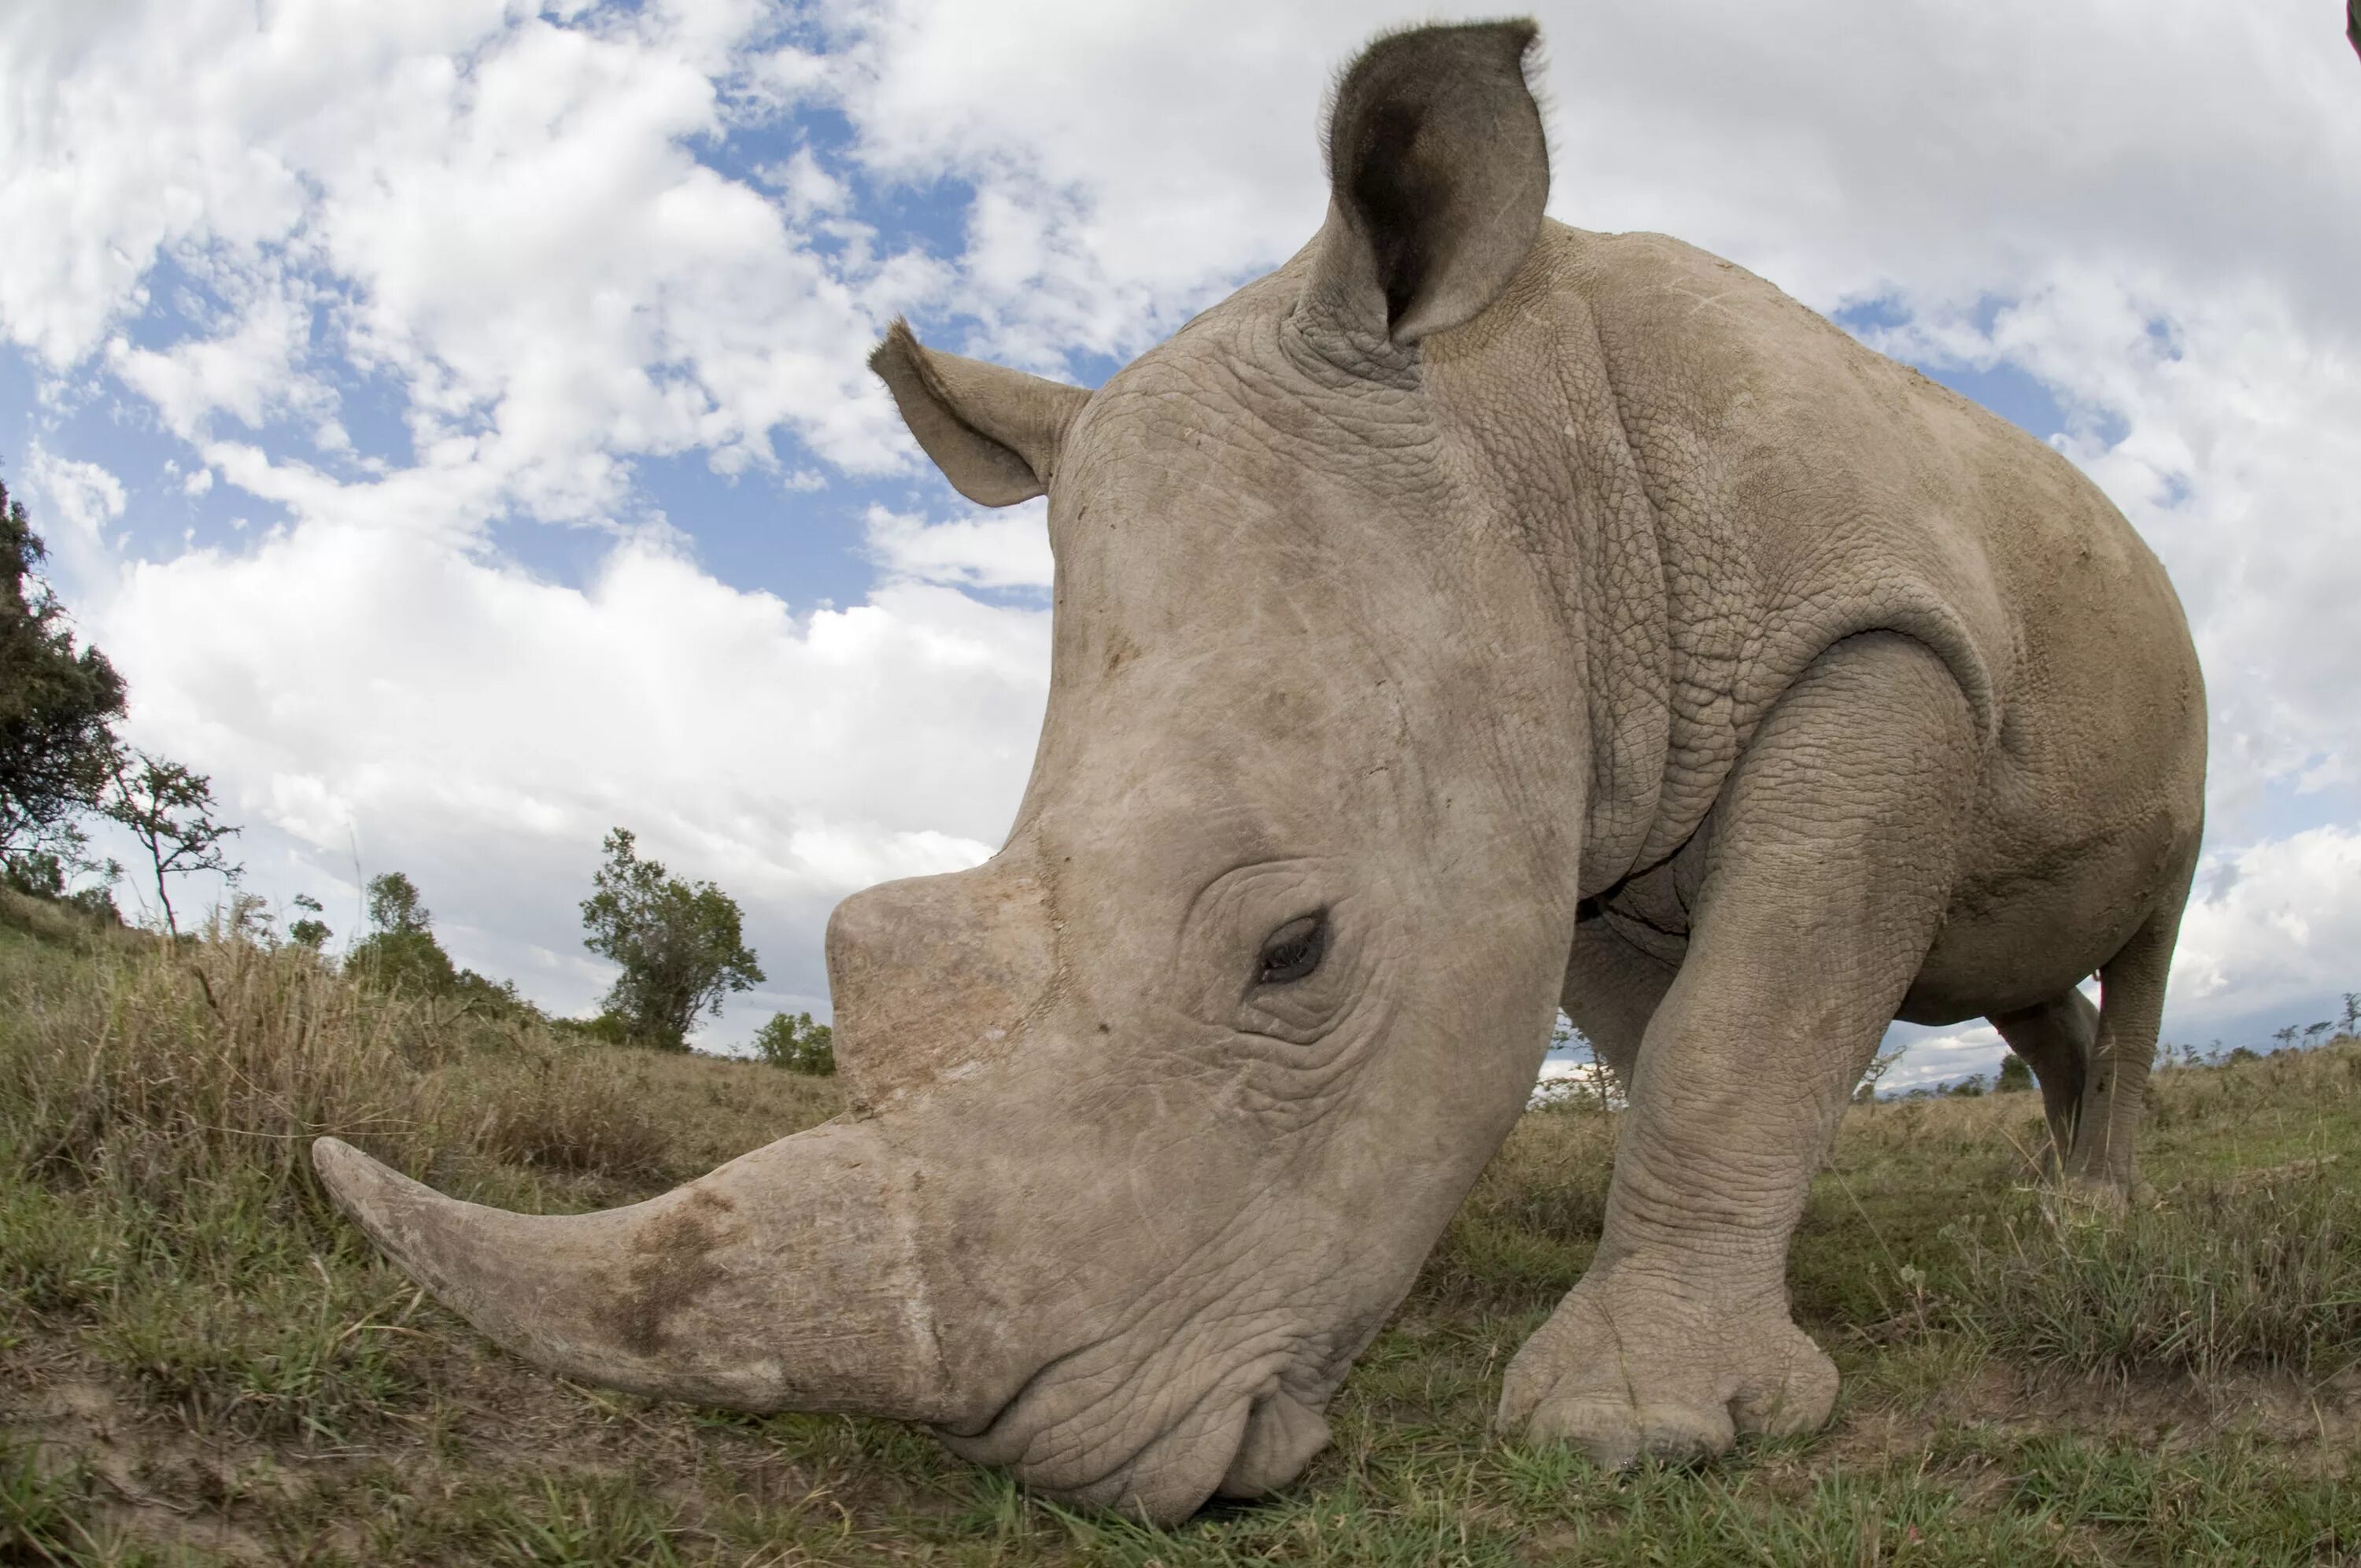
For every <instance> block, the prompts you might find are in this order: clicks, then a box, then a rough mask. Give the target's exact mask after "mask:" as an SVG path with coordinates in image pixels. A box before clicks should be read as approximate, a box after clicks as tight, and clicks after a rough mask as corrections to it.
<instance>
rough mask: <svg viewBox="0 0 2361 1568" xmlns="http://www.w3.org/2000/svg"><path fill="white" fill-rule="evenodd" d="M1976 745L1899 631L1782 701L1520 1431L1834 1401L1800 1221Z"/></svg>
mask: <svg viewBox="0 0 2361 1568" xmlns="http://www.w3.org/2000/svg"><path fill="white" fill-rule="evenodd" d="M1974 758H1975V735H1974V727H1973V720H1972V718H1971V714H1970V712H1969V709H1968V706H1967V702H1966V699H1965V697H1964V696H1963V695H1962V694H1961V692H1960V687H1959V685H1958V684H1957V682H1956V681H1955V680H1954V679H1953V678H1952V676H1951V674H1950V673H1949V670H1948V669H1947V668H1946V667H1945V666H1944V664H1943V663H1941V662H1940V660H1938V658H1937V657H1936V656H1935V655H1934V654H1933V653H1932V652H1930V651H1929V650H1927V648H1926V646H1925V645H1924V644H1922V643H1918V642H1915V641H1910V640H1908V639H1905V638H1901V637H1896V636H1892V635H1888V634H1883V633H1872V634H1869V635H1864V636H1859V637H1852V638H1848V639H1846V640H1845V641H1841V642H1839V643H1838V644H1836V645H1835V646H1834V647H1833V648H1831V649H1829V650H1828V652H1825V653H1823V654H1822V655H1821V656H1820V658H1819V659H1818V660H1817V661H1815V663H1813V665H1812V667H1811V668H1810V669H1808V670H1807V671H1806V672H1805V673H1804V674H1803V675H1802V676H1801V677H1799V678H1798V680H1797V681H1796V683H1795V685H1794V686H1792V687H1791V688H1790V689H1789V691H1788V692H1787V694H1786V695H1785V696H1783V697H1782V698H1781V699H1780V701H1779V702H1778V704H1777V705H1776V706H1775V707H1773V710H1772V712H1771V714H1770V715H1769V716H1768V717H1767V718H1766V719H1765V720H1764V722H1763V726H1762V728H1761V729H1759V730H1758V731H1757V733H1756V736H1755V738H1754V740H1753V742H1752V744H1751V745H1750V746H1749V748H1748V751H1747V753H1746V755H1745V756H1744V757H1743V758H1741V761H1740V762H1739V765H1738V768H1737V770H1736V771H1735V773H1733V774H1732V777H1731V781H1730V785H1729V786H1728V788H1727V789H1726V790H1725V791H1724V793H1723V795H1722V797H1721V800H1720V802H1719V805H1718V806H1716V807H1715V815H1714V821H1713V823H1712V837H1711V840H1710V846H1709V848H1708V850H1707V857H1706V865H1705V868H1704V871H1703V876H1702V881H1701V883H1700V884H1699V890H1698V897H1697V904H1696V905H1695V907H1694V909H1693V910H1692V918H1691V924H1690V929H1689V941H1688V948H1687V952H1686V958H1685V959H1684V961H1683V963H1682V964H1681V967H1680V970H1679V972H1678V975H1677V976H1676V978H1675V979H1674V981H1673V982H1672V984H1671V986H1670V988H1669V989H1668V990H1667V991H1666V992H1665V993H1664V1000H1663V1002H1662V1003H1661V1004H1660V1005H1658V1006H1657V1007H1656V1008H1655V1009H1654V1010H1653V1016H1652V1017H1651V1018H1650V1019H1649V1020H1648V1022H1647V1025H1646V1036H1645V1041H1644V1044H1643V1046H1642V1048H1641V1050H1640V1052H1639V1054H1638V1062H1637V1064H1636V1070H1635V1072H1634V1076H1633V1079H1632V1081H1631V1110H1630V1111H1629V1112H1628V1113H1627V1114H1626V1119H1625V1123H1624V1127H1623V1131H1622V1134H1621V1137H1620V1142H1619V1145H1618V1148H1617V1152H1616V1166H1615V1179H1614V1185H1613V1187H1612V1189H1611V1190H1610V1192H1609V1200H1608V1213H1607V1221H1606V1224H1605V1227H1604V1230H1603V1233H1602V1234H1601V1237H1600V1241H1599V1247H1598V1255H1597V1256H1596V1258H1595V1259H1594V1261H1593V1262H1592V1264H1591V1266H1590V1270H1589V1272H1588V1273H1587V1275H1585V1276H1584V1277H1583V1279H1582V1280H1581V1282H1580V1283H1578V1284H1577V1285H1576V1287H1575V1288H1574V1289H1573V1290H1572V1291H1570V1292H1569V1293H1568V1294H1567V1296H1566V1298H1565V1300H1564V1301H1563V1302H1562V1303H1561V1304H1560V1306H1559V1307H1558V1310H1557V1311H1556V1312H1555V1313H1554V1315H1553V1316H1552V1317H1551V1318H1550V1320H1549V1321H1547V1322H1545V1323H1543V1325H1542V1327H1541V1328H1540V1329H1539V1330H1537V1331H1536V1332H1534V1334H1533V1336H1532V1339H1530V1340H1528V1341H1527V1342H1526V1343H1525V1345H1524V1347H1523V1348H1522V1349H1521V1351H1519V1353H1518V1354H1517V1357H1516V1359H1515V1361H1514V1362H1513V1363H1512V1364H1511V1365H1510V1368H1509V1371H1508V1375H1507V1377H1506V1379H1505V1385H1504V1387H1503V1390H1502V1398H1501V1403H1500V1410H1499V1425H1500V1426H1501V1428H1502V1429H1503V1430H1504V1431H1507V1432H1509V1433H1510V1434H1511V1435H1516V1436H1522V1437H1524V1438H1527V1439H1529V1440H1532V1441H1543V1442H1566V1443H1570V1444H1573V1445H1574V1446H1576V1447H1578V1448H1580V1449H1582V1450H1583V1451H1585V1452H1586V1453H1588V1454H1589V1455H1590V1457H1591V1458H1592V1459H1594V1460H1596V1461H1598V1462H1599V1463H1601V1464H1610V1465H1612V1464H1625V1463H1628V1462H1630V1461H1631V1460H1632V1459H1634V1458H1636V1457H1638V1456H1639V1455H1641V1454H1642V1453H1653V1454H1658V1455H1662V1456H1665V1457H1676V1456H1696V1455H1702V1454H1708V1453H1718V1452H1719V1451H1721V1450H1723V1449H1726V1448H1728V1447H1729V1446H1730V1443H1731V1442H1733V1441H1734V1440H1735V1439H1736V1438H1737V1437H1738V1436H1739V1435H1741V1434H1743V1433H1748V1432H1758V1433H1764V1434H1776V1433H1783V1432H1796V1431H1812V1430H1815V1429H1817V1428H1818V1427H1819V1426H1821V1425H1822V1424H1824V1423H1825V1422H1826V1421H1827V1420H1828V1414H1829V1412H1830V1410H1831V1409H1833V1407H1834V1404H1835V1400H1836V1393H1837V1372H1836V1367H1835V1365H1834V1364H1833V1363H1832V1362H1831V1361H1830V1360H1829V1359H1828V1355H1827V1354H1825V1353H1824V1352H1823V1351H1821V1350H1820V1348H1819V1347H1818V1346H1817V1345H1816V1344H1815V1343H1812V1341H1811V1339H1810V1337H1809V1336H1807V1335H1806V1334H1805V1333H1804V1332H1803V1331H1802V1330H1801V1329H1799V1328H1797V1327H1796V1326H1795V1321H1794V1319H1793V1317H1792V1316H1791V1314H1790V1310H1789V1303H1788V1296H1787V1285H1786V1270H1787V1242H1788V1237H1789V1235H1790V1234H1791V1233H1792V1232H1793V1230H1794V1228H1795V1221H1796V1219H1797V1218H1798V1217H1799V1216H1800V1214H1801V1213H1802V1211H1803V1206H1804V1201H1805V1198H1806V1194H1807V1192H1808V1190H1809V1189H1810V1186H1811V1180H1812V1176H1813V1173H1814V1171H1815V1170H1816V1169H1817V1168H1818V1166H1819V1163H1820V1161H1821V1159H1822V1158H1823V1157H1824V1156H1825V1154H1826V1152H1827V1149H1828V1144H1829V1141H1830V1140H1831V1138H1832V1137H1833V1136H1834V1135H1835V1131H1836V1127H1837V1124H1838V1122H1839V1118H1840V1117H1841V1116H1842V1114H1843V1111H1844V1107H1845V1105H1846V1103H1847V1102H1848V1100H1849V1098H1850V1093H1851V1091H1852V1088H1853V1085H1854V1084H1855V1083H1856V1082H1858V1081H1859V1080H1860V1077H1861V1070H1862V1069H1863V1068H1864V1067H1865V1066H1866V1065H1867V1064H1868V1062H1869V1059H1870V1058H1871V1057H1872V1055H1873V1054H1874V1053H1875V1051H1876V1049H1877V1045H1878V1042H1879V1040H1880V1039H1881V1038H1882V1037H1883V1035H1884V1032H1885V1026H1886V1025H1887V1023H1888V1022H1889V1021H1890V1020H1891V1019H1892V1018H1893V1016H1894V1010H1895V1008H1896V1007H1897V1006H1898V1005H1899V1004H1900V1003H1901V1000H1902V998H1903V995H1904V993H1905V992H1906V991H1907V990H1908V988H1909V986H1910V984H1911V981H1912V980H1913V979H1914V978H1915V976H1916V974H1917V972H1918V970H1919V967H1920V965H1921V964H1922V962H1923V961H1924V959H1925V957H1926V954H1927V950H1928V948H1929V947H1930V946H1931V945H1932V943H1933V940H1934V936H1935V933H1936V930H1937V929H1938V927H1939V925H1940V923H1941V920H1942V916H1943V910H1944V905H1945V903H1946V901H1947V899H1948V895H1949V883H1950V881H1951V878H1952V874H1953V866H1954V864H1955V862H1956V860H1957V839H1958V837H1959V834H1960V821H1961V819H1962V817H1964V815H1965V811H1964V806H1965V799H1966V795H1967V793H1968V790H1969V788H1970V787H1971V780H1972V777H1973V773H1974Z"/></svg>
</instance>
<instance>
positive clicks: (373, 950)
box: [345, 872, 459, 995]
mask: <svg viewBox="0 0 2361 1568" xmlns="http://www.w3.org/2000/svg"><path fill="white" fill-rule="evenodd" d="M368 922H369V934H368V936H366V937H363V938H361V939H360V940H359V941H357V942H355V943H354V944H353V946H352V950H351V951H350V952H348V953H346V955H345V972H346V973H347V974H349V975H351V976H353V977H354V978H355V979H357V980H358V981H361V982H362V983H363V984H365V985H369V986H373V987H375V988H376V989H378V990H379V991H408V992H424V993H427V994H430V995H441V994H443V993H444V992H448V991H450V990H452V989H453V988H454V987H455V986H456V985H457V984H458V981H459V974H458V971H457V970H456V969H455V968H453V966H452V963H451V955H450V954H448V953H446V952H445V951H444V950H443V944H442V943H440V942H438V941H436V940H435V939H434V911H433V910H431V909H428V908H427V907H426V905H425V904H424V902H423V900H422V899H421V898H420V896H419V893H418V884H417V883H414V882H412V881H411V880H410V879H409V878H408V877H406V876H404V875H402V874H401V872H385V873H384V874H383V875H381V876H373V877H371V878H369V881H368Z"/></svg>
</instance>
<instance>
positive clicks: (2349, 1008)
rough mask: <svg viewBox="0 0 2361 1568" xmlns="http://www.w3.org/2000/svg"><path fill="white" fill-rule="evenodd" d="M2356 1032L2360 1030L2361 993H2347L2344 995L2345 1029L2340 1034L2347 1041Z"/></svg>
mask: <svg viewBox="0 0 2361 1568" xmlns="http://www.w3.org/2000/svg"><path fill="white" fill-rule="evenodd" d="M2356 1030H2361V991H2348V992H2345V1027H2344V1029H2343V1030H2342V1031H2341V1033H2343V1034H2344V1035H2345V1037H2346V1038H2348V1039H2349V1038H2351V1037H2352V1036H2353V1034H2354V1033H2355V1031H2356Z"/></svg>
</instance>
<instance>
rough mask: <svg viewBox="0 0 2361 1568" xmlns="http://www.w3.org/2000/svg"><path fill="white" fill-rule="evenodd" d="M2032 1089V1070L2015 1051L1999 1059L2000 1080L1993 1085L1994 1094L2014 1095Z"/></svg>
mask: <svg viewBox="0 0 2361 1568" xmlns="http://www.w3.org/2000/svg"><path fill="white" fill-rule="evenodd" d="M2032 1087H2033V1068H2032V1065H2031V1064H2030V1063H2028V1062H2027V1061H2026V1059H2025V1058H2023V1057H2021V1056H2018V1055H2017V1054H2016V1053H2015V1051H2011V1052H2009V1053H2008V1055H2006V1056H2004V1057H2003V1058H2000V1078H1999V1080H1998V1081H1996V1082H1995V1083H1994V1084H1993V1093H1995V1094H2016V1093H2020V1092H2022V1091H2026V1090H2028V1089H2031V1088H2032Z"/></svg>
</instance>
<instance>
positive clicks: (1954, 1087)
mask: <svg viewBox="0 0 2361 1568" xmlns="http://www.w3.org/2000/svg"><path fill="white" fill-rule="evenodd" d="M1983 1091H1984V1075H1983V1074H1982V1073H1980V1072H1972V1073H1970V1074H1969V1075H1968V1076H1967V1077H1965V1078H1963V1079H1961V1080H1960V1081H1959V1082H1957V1083H1954V1084H1950V1085H1948V1086H1946V1087H1945V1089H1944V1090H1943V1092H1944V1093H1946V1094H1948V1095H1950V1096H1952V1097H1953V1098H1954V1099H1962V1100H1974V1099H1978V1098H1980V1097H1981V1096H1982V1094H1983Z"/></svg>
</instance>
